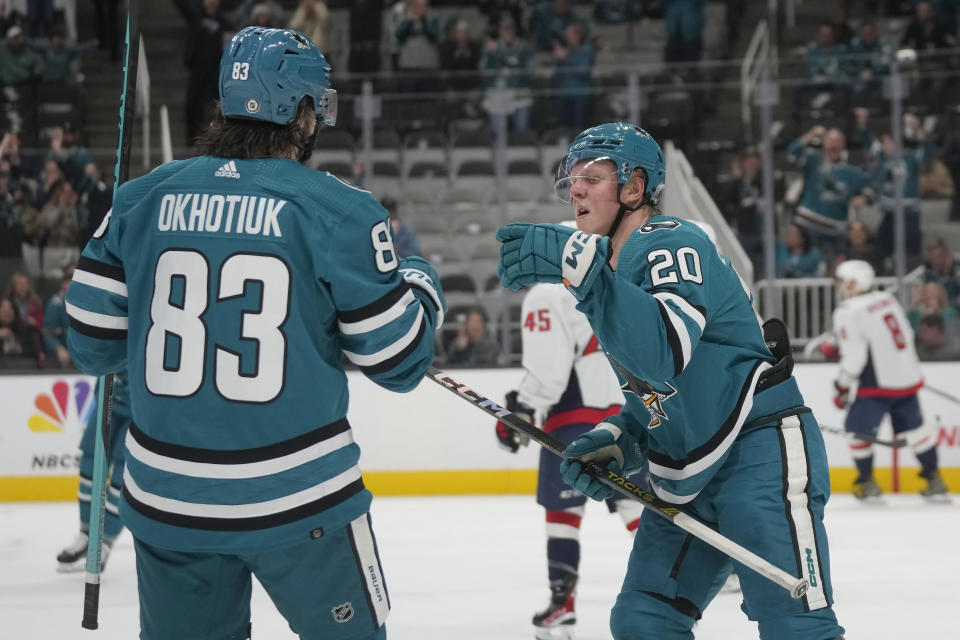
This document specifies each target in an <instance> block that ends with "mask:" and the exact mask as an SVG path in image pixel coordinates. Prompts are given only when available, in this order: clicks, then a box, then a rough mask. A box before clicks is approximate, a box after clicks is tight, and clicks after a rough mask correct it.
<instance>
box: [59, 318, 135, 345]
mask: <svg viewBox="0 0 960 640" xmlns="http://www.w3.org/2000/svg"><path fill="white" fill-rule="evenodd" d="M69 320H70V328H71V329H73V330H74V331H76V332H77V333H82V334H83V335H85V336H89V337H91V338H98V339H100V340H126V339H127V330H126V329H104V328H103V327H95V326H93V325H92V324H87V323H85V322H80V321H79V320H77V319H76V318H73V317H70V318H69Z"/></svg>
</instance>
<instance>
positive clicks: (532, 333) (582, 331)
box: [517, 284, 623, 432]
mask: <svg viewBox="0 0 960 640" xmlns="http://www.w3.org/2000/svg"><path fill="white" fill-rule="evenodd" d="M576 305H577V300H576V298H574V297H573V296H572V295H570V294H569V293H568V292H567V291H566V290H565V289H564V287H563V286H562V285H559V284H537V285H535V286H533V287H532V288H531V289H530V290H529V292H528V293H527V295H526V297H525V298H524V299H523V306H522V309H523V314H522V316H521V321H522V335H523V367H524V369H526V375H525V376H524V378H523V381H522V382H521V383H520V386H519V388H518V389H517V399H518V400H519V401H520V402H522V403H523V404H525V405H528V406H530V407H533V408H534V409H536V410H537V412H538V414H540V415H542V416H545V420H544V425H543V429H544V430H545V431H547V432H550V431H554V430H556V429H559V428H560V427H563V426H566V425H569V424H582V423H589V424H591V425H594V424H597V423H599V422H601V421H602V420H603V419H604V418H606V417H607V416H609V415H612V414H615V413H617V412H619V410H620V407H621V406H622V405H623V393H621V391H620V382H619V381H618V380H617V376H616V374H615V373H614V372H613V368H612V366H611V365H610V362H609V361H608V360H607V357H606V355H605V354H604V352H603V350H602V348H601V347H600V345H599V343H598V341H597V338H596V336H594V335H593V329H591V328H590V323H589V322H587V318H586V316H584V315H583V314H582V313H580V312H579V311H577V309H576Z"/></svg>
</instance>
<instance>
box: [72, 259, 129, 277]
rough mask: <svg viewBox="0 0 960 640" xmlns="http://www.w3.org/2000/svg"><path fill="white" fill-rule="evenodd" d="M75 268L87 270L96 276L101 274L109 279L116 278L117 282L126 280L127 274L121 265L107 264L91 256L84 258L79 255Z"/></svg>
mask: <svg viewBox="0 0 960 640" xmlns="http://www.w3.org/2000/svg"><path fill="white" fill-rule="evenodd" d="M77 269H80V270H81V271H88V272H90V273H93V274H96V275H98V276H103V277H104V278H110V279H111V280H117V281H119V282H126V281H127V274H126V273H125V272H124V270H123V267H118V266H115V265H112V264H107V263H106V262H100V261H99V260H94V259H92V258H84V257H83V256H81V257H80V260H79V261H78V262H77Z"/></svg>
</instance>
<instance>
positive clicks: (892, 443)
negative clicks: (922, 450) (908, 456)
mask: <svg viewBox="0 0 960 640" xmlns="http://www.w3.org/2000/svg"><path fill="white" fill-rule="evenodd" d="M820 430H821V431H826V432H827V433H835V434H837V435H839V436H844V437H846V438H849V439H851V440H861V441H863V442H869V443H871V444H879V445H882V446H884V447H891V448H893V449H899V448H901V447H905V446H907V441H906V440H904V439H903V438H897V439H895V440H884V439H883V438H877V437H876V436H871V435H868V434H866V433H855V432H853V431H847V430H846V429H841V428H839V427H831V426H829V425H825V424H821V425H820Z"/></svg>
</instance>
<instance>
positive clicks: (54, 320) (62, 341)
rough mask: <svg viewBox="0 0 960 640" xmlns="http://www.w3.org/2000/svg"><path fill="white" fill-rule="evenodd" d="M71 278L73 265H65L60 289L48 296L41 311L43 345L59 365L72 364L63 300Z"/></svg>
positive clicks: (68, 322)
mask: <svg viewBox="0 0 960 640" xmlns="http://www.w3.org/2000/svg"><path fill="white" fill-rule="evenodd" d="M72 280H73V267H72V266H69V267H65V268H64V270H63V278H62V279H61V280H60V290H59V291H57V292H56V293H55V294H53V295H52V296H50V299H49V300H47V304H46V307H45V308H44V312H43V346H44V349H45V350H46V352H47V354H48V355H49V356H50V357H51V358H56V362H57V363H58V364H59V365H60V366H61V367H69V366H72V365H73V362H72V361H71V360H70V352H69V351H67V328H69V326H70V318H68V317H67V309H66V306H64V303H63V300H64V298H65V297H66V296H67V288H68V287H69V286H70V282H71V281H72Z"/></svg>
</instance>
